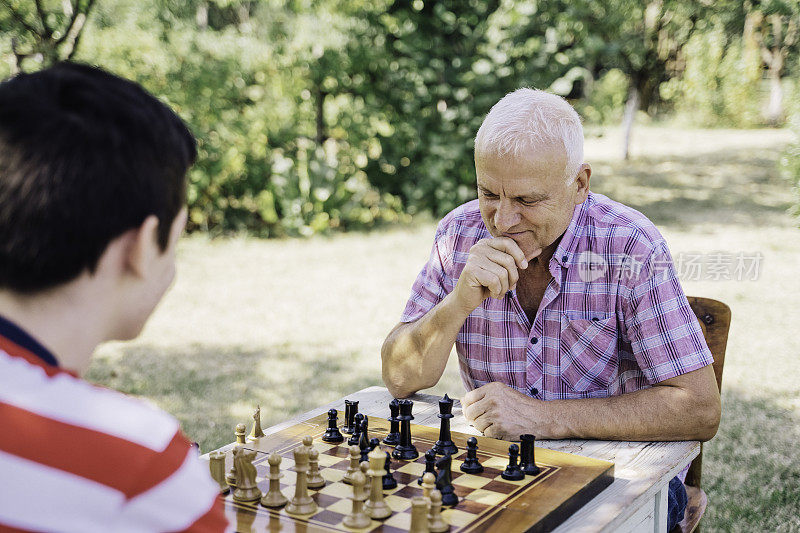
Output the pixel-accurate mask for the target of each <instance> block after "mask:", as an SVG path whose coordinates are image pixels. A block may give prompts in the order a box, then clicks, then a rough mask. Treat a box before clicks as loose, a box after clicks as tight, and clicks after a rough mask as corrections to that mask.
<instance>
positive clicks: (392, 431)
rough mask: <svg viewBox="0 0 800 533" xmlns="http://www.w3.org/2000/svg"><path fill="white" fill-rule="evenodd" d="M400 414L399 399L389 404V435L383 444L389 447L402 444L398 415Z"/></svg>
mask: <svg viewBox="0 0 800 533" xmlns="http://www.w3.org/2000/svg"><path fill="white" fill-rule="evenodd" d="M398 414H400V402H398V401H397V398H395V399H394V400H392V401H391V402H389V418H388V420H389V434H388V435H386V438H385V439H383V443H384V444H385V445H387V446H397V444H399V443H400V419H398V418H397V415H398Z"/></svg>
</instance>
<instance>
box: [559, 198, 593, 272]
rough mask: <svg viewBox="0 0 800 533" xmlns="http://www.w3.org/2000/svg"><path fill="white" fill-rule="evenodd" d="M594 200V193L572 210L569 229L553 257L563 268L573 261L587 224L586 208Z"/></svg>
mask: <svg viewBox="0 0 800 533" xmlns="http://www.w3.org/2000/svg"><path fill="white" fill-rule="evenodd" d="M592 202H593V199H592V193H589V195H588V196H587V197H586V200H584V201H583V202H582V203H580V204H578V205H576V206H575V209H574V210H573V211H572V220H570V223H569V226H567V231H565V232H564V235H563V236H562V237H561V242H560V243H558V247H557V248H556V251H555V253H554V254H553V259H554V260H555V261H556V262H557V263H558V264H559V265H561V267H562V268H568V267H569V264H570V262H571V261H572V256H573V255H575V248H577V246H578V242H579V241H580V238H581V235H582V234H583V226H584V225H585V224H586V210H587V209H588V206H589V205H590V204H591V203H592Z"/></svg>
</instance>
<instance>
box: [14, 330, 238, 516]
mask: <svg viewBox="0 0 800 533" xmlns="http://www.w3.org/2000/svg"><path fill="white" fill-rule="evenodd" d="M218 492H219V489H218V488H217V486H216V484H215V483H213V482H212V480H211V478H210V475H209V471H208V467H204V466H203V464H202V463H201V462H200V460H199V458H198V456H197V452H196V450H195V449H194V448H192V446H191V445H190V443H189V442H188V441H187V440H186V438H185V437H184V436H183V434H182V433H181V431H180V429H179V427H178V422H177V421H176V420H175V419H174V418H172V417H171V416H170V415H168V414H166V413H164V412H163V411H160V410H158V409H156V408H154V407H151V406H149V405H147V404H146V403H144V402H142V401H139V400H136V399H134V398H130V397H128V396H125V395H124V394H121V393H119V392H116V391H112V390H108V389H104V388H101V387H97V386H94V385H91V384H89V383H87V382H86V381H83V380H81V379H79V378H78V377H77V376H76V375H74V374H73V373H71V372H68V371H65V370H63V369H60V368H59V367H58V364H57V361H56V359H55V358H54V357H53V356H52V354H50V353H49V352H48V351H47V349H45V348H44V347H43V346H41V345H40V344H39V343H38V342H36V341H35V340H34V339H33V338H31V337H30V336H29V335H27V334H26V333H25V332H24V331H22V330H21V329H19V328H18V327H17V326H15V325H14V324H12V323H10V322H8V321H7V320H5V319H3V318H1V317H0V531H80V532H95V531H98V532H101V531H102V532H112V531H113V532H117V531H120V532H136V531H142V532H144V531H147V532H153V531H203V532H205V531H209V532H210V531H223V530H224V529H225V527H226V525H227V521H226V519H225V517H224V514H223V510H222V504H221V500H220V499H219V498H218V497H217V496H218Z"/></svg>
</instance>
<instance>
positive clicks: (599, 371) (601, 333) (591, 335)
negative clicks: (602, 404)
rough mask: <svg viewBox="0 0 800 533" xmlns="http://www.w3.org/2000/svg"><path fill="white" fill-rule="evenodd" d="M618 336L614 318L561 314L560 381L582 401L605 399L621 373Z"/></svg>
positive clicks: (612, 316)
mask: <svg viewBox="0 0 800 533" xmlns="http://www.w3.org/2000/svg"><path fill="white" fill-rule="evenodd" d="M618 336H619V332H618V330H617V317H616V316H615V315H610V316H609V315H596V314H595V315H589V316H587V315H582V314H562V315H561V335H560V339H559V358H558V359H559V361H558V363H559V376H560V378H561V381H562V382H563V383H564V384H565V385H566V386H567V387H568V388H569V389H570V390H571V391H572V392H575V393H579V397H602V396H606V395H607V392H608V390H609V388H610V386H611V384H612V383H613V382H614V379H615V378H616V376H617V373H618V369H619V357H618V353H617V350H618V347H617V342H618ZM592 393H594V394H592Z"/></svg>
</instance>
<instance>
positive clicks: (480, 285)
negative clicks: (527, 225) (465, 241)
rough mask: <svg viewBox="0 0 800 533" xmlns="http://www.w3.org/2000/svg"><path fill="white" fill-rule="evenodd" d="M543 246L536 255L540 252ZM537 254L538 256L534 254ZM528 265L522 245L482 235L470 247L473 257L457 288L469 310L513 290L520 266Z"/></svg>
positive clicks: (460, 277) (470, 258)
mask: <svg viewBox="0 0 800 533" xmlns="http://www.w3.org/2000/svg"><path fill="white" fill-rule="evenodd" d="M540 253H541V250H539V251H538V252H537V253H536V255H539V254H540ZM534 257H535V256H534ZM526 268H528V261H527V260H526V259H525V254H524V253H523V252H522V249H521V248H520V247H519V245H518V244H517V243H516V242H515V241H514V239H510V238H508V237H496V238H493V239H481V240H480V241H478V242H477V243H475V244H474V245H473V246H472V248H470V249H469V257H467V263H466V265H464V270H463V271H462V272H461V276H459V278H458V283H457V284H456V287H455V290H454V291H453V293H454V295H455V296H456V299H457V301H458V303H459V305H460V306H461V307H462V308H463V309H464V310H465V311H466V312H468V313H471V312H472V311H473V310H474V309H475V308H476V307H478V306H479V305H481V303H483V301H484V300H485V299H486V298H488V297H490V296H491V297H492V298H498V299H499V298H502V297H503V296H504V295H505V294H506V292H508V291H510V290H513V289H514V287H516V285H517V280H519V270H520V269H522V270H524V269H526Z"/></svg>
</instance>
